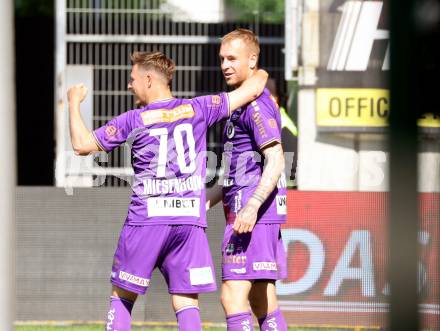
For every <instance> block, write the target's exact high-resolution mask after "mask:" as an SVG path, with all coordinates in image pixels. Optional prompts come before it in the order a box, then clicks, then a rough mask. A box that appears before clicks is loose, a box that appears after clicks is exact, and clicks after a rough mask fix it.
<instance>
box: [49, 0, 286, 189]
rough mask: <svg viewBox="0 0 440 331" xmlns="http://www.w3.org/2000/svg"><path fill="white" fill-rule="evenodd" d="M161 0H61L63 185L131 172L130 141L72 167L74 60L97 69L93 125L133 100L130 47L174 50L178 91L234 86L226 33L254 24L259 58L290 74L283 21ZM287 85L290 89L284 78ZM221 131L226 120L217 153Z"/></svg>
mask: <svg viewBox="0 0 440 331" xmlns="http://www.w3.org/2000/svg"><path fill="white" fill-rule="evenodd" d="M162 2H163V1H158V0H156V1H145V0H133V1H125V0H120V1H96V0H94V1H92V0H88V1H79V0H67V1H66V0H58V1H57V27H58V29H57V68H56V82H57V83H56V84H57V105H56V108H57V109H56V118H57V121H56V141H57V161H56V183H57V186H65V185H72V186H93V179H94V178H95V177H94V176H96V175H100V174H102V173H103V172H104V173H105V174H106V175H107V177H106V180H105V181H104V185H106V186H126V185H127V182H126V181H125V180H124V179H126V178H127V176H128V177H129V176H130V174H131V167H130V153H129V147H128V146H124V147H122V148H119V149H117V150H116V151H114V152H112V153H111V154H110V155H109V156H108V157H106V158H105V162H98V161H97V160H96V159H95V160H91V159H90V160H89V163H88V166H87V167H86V168H84V167H80V168H75V167H74V168H75V169H76V170H75V169H73V170H72V162H73V161H72V160H75V157H74V156H73V153H71V152H69V143H68V141H69V136H68V127H67V118H66V115H65V113H66V111H65V110H64V108H65V106H66V103H65V100H64V99H63V98H64V97H65V91H66V88H67V86H66V85H68V84H70V83H72V82H74V81H75V80H72V79H71V78H69V77H67V76H68V75H66V72H69V70H68V69H71V71H70V72H72V71H73V72H74V71H75V68H86V69H87V70H88V71H90V77H91V78H90V84H91V86H90V88H89V89H90V90H91V94H92V100H93V102H91V103H90V107H91V111H90V119H87V118H85V120H86V122H88V123H87V124H89V125H90V126H92V127H93V128H97V127H99V126H101V125H103V124H104V123H105V122H106V121H108V120H109V119H111V118H112V117H114V116H116V115H118V114H120V113H122V112H125V111H127V110H129V109H132V108H133V107H134V99H133V96H132V95H131V93H130V92H129V91H128V90H127V82H128V78H129V74H130V67H131V66H130V57H129V55H130V53H132V52H133V51H135V50H140V51H152V50H158V51H161V52H164V53H165V54H167V55H168V56H169V57H171V58H172V59H173V60H174V61H175V62H176V65H177V70H176V74H175V78H174V80H173V83H172V91H173V94H174V95H175V96H176V97H182V98H191V97H194V96H196V95H203V94H210V93H217V92H219V91H223V90H226V89H227V87H226V85H225V84H224V81H223V77H222V74H221V71H220V68H219V60H218V48H219V40H220V37H221V36H222V35H224V34H225V33H227V32H229V31H231V30H233V29H235V28H237V27H245V28H250V29H252V30H253V31H255V32H256V33H257V34H258V35H259V38H260V43H261V57H260V65H261V66H262V67H263V68H265V69H266V70H268V71H269V73H270V74H271V76H272V77H273V78H275V79H276V80H277V81H279V82H283V75H284V56H283V53H282V51H283V47H284V37H283V34H284V25H282V24H264V23H259V22H258V21H259V20H258V19H256V20H255V22H249V23H197V22H175V21H173V17H172V12H170V11H169V9H166V7H162V6H161V3H162ZM87 70H86V71H87ZM76 79H78V77H76ZM280 90H281V93H283V92H285V86H284V84H281V89H280ZM83 115H84V114H83ZM220 133H221V125H218V126H216V127H214V128H212V129H211V130H210V132H209V138H208V140H209V141H208V146H209V147H208V148H209V149H211V150H213V151H214V152H216V153H217V154H218V155H219V154H220V153H221V145H220V143H219V139H221V138H220V137H221V134H220ZM81 162H82V161H81ZM73 163H75V162H73ZM103 169H105V170H103ZM210 171H215V169H210ZM109 175H110V176H109ZM115 176H116V177H115ZM86 177H87V178H88V180H86V181H84V178H86ZM69 178H70V180H69ZM72 179H73V180H72Z"/></svg>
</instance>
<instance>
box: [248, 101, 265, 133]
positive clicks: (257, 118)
mask: <svg viewBox="0 0 440 331" xmlns="http://www.w3.org/2000/svg"><path fill="white" fill-rule="evenodd" d="M252 106H253V107H254V113H253V114H252V119H253V120H254V122H255V124H256V125H257V129H258V133H259V134H260V137H261V138H267V133H266V129H265V128H264V125H263V120H262V119H261V114H260V107H258V105H257V102H256V101H254V102H252Z"/></svg>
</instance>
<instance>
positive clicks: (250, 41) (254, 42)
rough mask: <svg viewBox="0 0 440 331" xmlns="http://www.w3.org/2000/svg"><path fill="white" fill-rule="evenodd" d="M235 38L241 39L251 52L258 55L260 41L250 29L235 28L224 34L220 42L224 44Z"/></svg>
mask: <svg viewBox="0 0 440 331" xmlns="http://www.w3.org/2000/svg"><path fill="white" fill-rule="evenodd" d="M235 39H240V40H242V41H243V42H244V43H245V44H246V45H247V46H248V47H249V50H250V51H251V52H253V53H255V54H256V55H257V56H258V55H260V43H259V41H258V37H257V36H256V35H255V33H253V32H252V31H251V30H248V29H242V28H239V29H236V30H234V31H231V32H229V33H228V34H226V35H224V36H223V38H222V39H221V41H222V44H224V43H228V42H231V41H232V40H235Z"/></svg>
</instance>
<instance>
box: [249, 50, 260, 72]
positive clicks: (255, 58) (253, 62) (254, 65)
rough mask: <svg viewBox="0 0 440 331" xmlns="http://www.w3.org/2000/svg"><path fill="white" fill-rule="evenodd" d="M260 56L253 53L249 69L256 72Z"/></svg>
mask: <svg viewBox="0 0 440 331" xmlns="http://www.w3.org/2000/svg"><path fill="white" fill-rule="evenodd" d="M257 62H258V56H257V54H255V53H251V55H250V57H249V68H250V69H252V70H254V69H255V68H257Z"/></svg>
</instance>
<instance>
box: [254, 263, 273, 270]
mask: <svg viewBox="0 0 440 331" xmlns="http://www.w3.org/2000/svg"><path fill="white" fill-rule="evenodd" d="M252 268H253V269H254V270H255V271H259V270H269V271H277V270H278V268H277V264H276V262H254V263H252Z"/></svg>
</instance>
